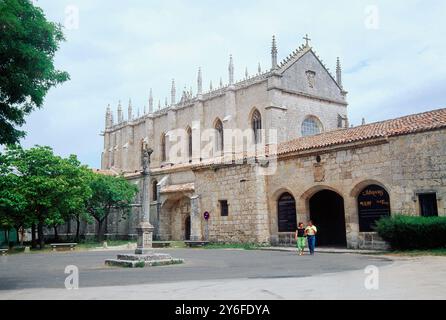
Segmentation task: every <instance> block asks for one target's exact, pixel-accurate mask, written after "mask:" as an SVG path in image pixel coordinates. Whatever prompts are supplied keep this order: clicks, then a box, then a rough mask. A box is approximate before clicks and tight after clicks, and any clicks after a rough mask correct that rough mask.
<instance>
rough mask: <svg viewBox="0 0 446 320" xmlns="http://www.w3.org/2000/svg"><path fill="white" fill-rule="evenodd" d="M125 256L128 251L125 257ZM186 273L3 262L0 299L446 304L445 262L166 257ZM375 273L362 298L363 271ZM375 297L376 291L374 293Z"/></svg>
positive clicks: (243, 254)
mask: <svg viewBox="0 0 446 320" xmlns="http://www.w3.org/2000/svg"><path fill="white" fill-rule="evenodd" d="M124 252H125V251H124ZM157 252H165V253H169V254H171V255H172V256H175V257H178V258H182V259H185V263H184V264H183V265H173V266H166V267H152V268H144V269H121V268H110V267H106V266H105V265H104V260H105V259H107V258H110V257H113V256H115V255H116V254H117V253H118V252H115V251H106V252H75V253H55V254H54V253H51V254H28V255H23V254H22V255H12V256H8V257H2V258H1V262H0V299H2V300H4V299H315V298H321V299H340V298H351V299H375V298H376V299H400V298H407V299H412V298H414V299H415V298H418V299H424V298H426V299H429V298H431V299H444V298H446V270H444V268H443V267H442V266H444V263H445V262H446V258H442V257H425V258H396V259H389V258H388V257H382V256H374V255H359V254H329V253H320V254H317V255H316V256H314V257H310V256H304V257H298V256H297V255H296V254H294V253H293V252H272V251H256V250H252V251H245V250H203V249H169V250H157ZM68 265H75V266H76V267H78V269H79V289H78V290H66V289H65V284H64V283H65V278H66V277H67V274H65V273H64V271H65V268H66V266H68ZM367 266H375V267H377V268H378V269H377V270H379V288H378V290H367V289H366V287H365V285H364V283H365V281H366V277H367V274H365V271H364V270H365V268H366V267H367ZM375 289H376V288H375Z"/></svg>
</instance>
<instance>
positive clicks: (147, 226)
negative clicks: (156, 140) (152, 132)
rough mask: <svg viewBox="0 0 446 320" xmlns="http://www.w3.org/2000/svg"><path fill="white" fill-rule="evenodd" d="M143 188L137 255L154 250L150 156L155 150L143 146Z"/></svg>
mask: <svg viewBox="0 0 446 320" xmlns="http://www.w3.org/2000/svg"><path fill="white" fill-rule="evenodd" d="M142 153H143V172H142V175H143V187H142V215H141V222H140V223H139V226H138V228H136V231H137V233H138V244H137V248H136V250H135V254H146V253H148V251H149V250H150V249H152V240H153V230H154V228H153V226H152V225H151V223H150V193H149V190H150V189H149V184H150V156H151V155H152V153H153V150H152V149H150V148H148V146H147V144H145V143H144V144H143V150H142Z"/></svg>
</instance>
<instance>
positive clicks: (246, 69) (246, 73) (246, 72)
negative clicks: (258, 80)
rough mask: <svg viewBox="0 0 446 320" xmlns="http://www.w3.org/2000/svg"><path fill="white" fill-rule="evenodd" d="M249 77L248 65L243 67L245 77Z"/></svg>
mask: <svg viewBox="0 0 446 320" xmlns="http://www.w3.org/2000/svg"><path fill="white" fill-rule="evenodd" d="M248 78H249V73H248V67H246V68H245V79H248Z"/></svg>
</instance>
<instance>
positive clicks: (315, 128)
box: [300, 115, 324, 137]
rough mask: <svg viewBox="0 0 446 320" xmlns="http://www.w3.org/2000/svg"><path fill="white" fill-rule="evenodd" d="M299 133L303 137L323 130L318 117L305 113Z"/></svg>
mask: <svg viewBox="0 0 446 320" xmlns="http://www.w3.org/2000/svg"><path fill="white" fill-rule="evenodd" d="M300 130H301V132H300V134H301V135H302V136H303V137H306V136H313V135H316V134H320V133H322V132H324V125H323V124H322V121H321V120H320V119H319V117H317V116H315V115H307V116H305V118H304V120H303V121H302V124H301V128H300Z"/></svg>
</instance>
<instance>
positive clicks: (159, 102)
mask: <svg viewBox="0 0 446 320" xmlns="http://www.w3.org/2000/svg"><path fill="white" fill-rule="evenodd" d="M158 110H161V100H158Z"/></svg>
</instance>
